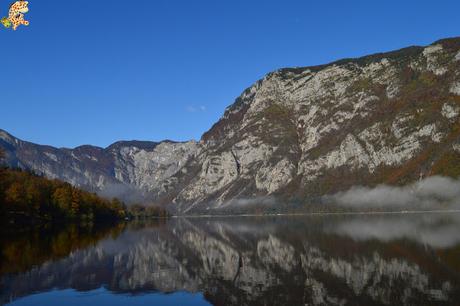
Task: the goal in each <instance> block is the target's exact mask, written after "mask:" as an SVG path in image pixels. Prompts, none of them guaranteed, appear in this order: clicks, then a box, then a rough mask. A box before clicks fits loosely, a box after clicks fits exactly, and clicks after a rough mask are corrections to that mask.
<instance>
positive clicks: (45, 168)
mask: <svg viewBox="0 0 460 306" xmlns="http://www.w3.org/2000/svg"><path fill="white" fill-rule="evenodd" d="M459 115H460V38H451V39H444V40H440V41H437V42H434V43H433V44H431V45H429V46H426V47H408V48H405V49H401V50H397V51H394V52H389V53H381V54H374V55H370V56H365V57H362V58H357V59H344V60H340V61H337V62H334V63H330V64H327V65H321V66H315V67H299V68H285V69H279V70H277V71H274V72H271V73H269V74H267V75H266V76H265V77H264V78H263V79H261V80H259V81H257V82H256V83H255V84H253V85H252V86H251V87H249V88H248V89H246V90H244V92H243V93H242V94H241V95H240V96H239V97H238V98H237V99H236V100H235V102H234V103H233V104H232V105H230V106H229V107H228V108H227V109H226V110H225V112H224V114H223V116H222V117H221V118H220V120H219V121H218V122H216V123H215V124H214V125H213V126H212V127H211V128H210V129H209V130H208V131H207V132H206V133H204V134H203V136H202V137H201V139H200V140H199V141H188V142H173V141H163V142H158V143H157V142H147V141H120V142H116V143H114V144H112V145H110V146H109V147H107V148H99V147H94V146H89V145H85V146H81V147H77V148H74V149H68V148H54V147H51V146H44V145H38V144H33V143H30V142H27V141H23V140H20V139H17V138H15V137H14V136H12V135H10V134H9V133H7V132H6V131H3V130H0V148H2V149H3V150H4V151H5V152H6V159H5V160H6V163H7V165H8V166H10V167H20V168H24V169H29V170H32V171H34V172H36V173H38V174H43V175H45V176H47V177H49V178H57V179H60V180H64V181H67V182H69V183H71V184H73V185H75V186H78V187H82V188H84V189H86V190H89V191H94V192H98V193H100V194H101V195H107V196H118V197H121V198H122V199H124V200H126V201H128V202H140V201H145V202H152V203H158V204H165V205H168V207H169V208H170V209H172V210H174V211H176V212H178V213H184V214H185V213H205V212H206V213H209V212H224V213H225V212H231V211H235V210H238V209H243V208H245V207H252V208H254V209H256V208H259V207H277V211H285V210H288V209H290V208H289V207H292V206H289V205H291V204H289V205H288V204H282V203H294V204H292V205H294V206H295V205H297V206H303V207H305V206H308V205H310V204H309V203H317V202H322V201H321V199H322V198H323V196H324V195H328V194H334V193H337V192H340V191H345V190H348V189H349V188H351V187H353V186H356V185H362V186H370V187H374V186H377V185H379V184H387V185H396V186H401V185H406V184H410V183H413V182H416V181H418V180H420V179H423V178H426V177H430V176H434V175H440V176H447V177H453V178H456V177H457V176H458V175H460V121H459ZM283 205H284V206H283ZM322 205H327V204H322Z"/></svg>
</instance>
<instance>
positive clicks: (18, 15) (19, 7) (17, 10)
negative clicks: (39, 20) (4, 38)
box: [0, 1, 29, 31]
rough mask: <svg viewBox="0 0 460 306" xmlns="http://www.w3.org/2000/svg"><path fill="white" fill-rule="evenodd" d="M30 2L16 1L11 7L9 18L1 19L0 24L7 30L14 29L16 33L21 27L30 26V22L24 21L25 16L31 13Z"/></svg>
mask: <svg viewBox="0 0 460 306" xmlns="http://www.w3.org/2000/svg"><path fill="white" fill-rule="evenodd" d="M28 5H29V2H28V1H16V2H14V3H13V4H11V6H10V10H9V12H8V17H3V18H2V19H0V23H1V24H2V25H3V26H4V27H5V28H11V27H12V28H13V30H14V31H16V29H17V28H18V27H19V26H20V25H25V26H28V25H29V22H28V21H27V20H25V19H24V14H25V13H27V12H28V11H29V7H28Z"/></svg>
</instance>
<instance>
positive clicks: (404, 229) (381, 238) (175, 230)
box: [0, 213, 460, 306]
mask: <svg viewBox="0 0 460 306" xmlns="http://www.w3.org/2000/svg"><path fill="white" fill-rule="evenodd" d="M0 241H1V242H0V243H1V247H2V249H1V263H0V303H1V304H4V305H12V306H19V305H21V306H22V305H33V306H40V305H66V306H71V305H460V214H458V213H414V214H349V215H347V214H345V215H310V216H277V217H268V216H265V217H226V218H171V219H169V220H159V221H156V222H151V223H148V224H146V223H135V222H133V223H128V224H118V225H116V226H105V227H99V228H95V227H94V226H89V225H87V226H76V225H69V226H66V227H62V226H61V227H57V226H56V227H52V226H49V227H42V228H39V229H33V230H29V231H21V232H6V233H2V235H1V239H0Z"/></svg>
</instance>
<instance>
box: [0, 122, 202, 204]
mask: <svg viewBox="0 0 460 306" xmlns="http://www.w3.org/2000/svg"><path fill="white" fill-rule="evenodd" d="M0 147H2V148H3V149H4V150H5V152H6V162H7V164H8V165H9V166H10V167H19V168H25V169H30V170H33V171H34V172H36V173H38V174H43V175H45V176H47V177H50V178H58V179H61V180H65V181H67V182H69V183H71V184H73V185H75V186H79V187H82V188H84V189H86V190H90V191H94V192H99V193H101V194H102V195H110V196H119V197H122V198H124V199H125V200H134V201H140V200H142V199H140V198H141V197H143V198H149V199H153V198H155V197H157V196H156V194H162V193H164V192H165V190H164V187H163V184H164V181H165V180H166V179H168V178H169V177H170V176H171V175H172V174H175V173H176V172H177V171H178V170H179V169H180V168H181V167H182V166H183V165H184V164H185V161H186V160H188V159H189V158H190V155H191V154H194V152H195V151H196V150H197V143H196V142H194V141H190V142H183V143H179V142H172V141H163V142H158V143H157V142H148V141H119V142H116V143H114V144H112V145H110V146H108V147H107V148H99V147H95V146H89V145H85V146H80V147H77V148H75V149H67V148H60V149H58V148H54V147H50V146H43V145H37V144H33V143H30V142H27V141H22V140H20V139H17V138H15V137H13V136H12V135H10V134H8V133H7V132H5V131H2V130H0Z"/></svg>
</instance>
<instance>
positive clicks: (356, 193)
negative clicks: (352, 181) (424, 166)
mask: <svg viewBox="0 0 460 306" xmlns="http://www.w3.org/2000/svg"><path fill="white" fill-rule="evenodd" d="M324 199H325V200H326V201H327V202H333V203H335V204H337V205H340V206H344V207H348V208H391V209H405V208H408V209H459V208H460V181H459V180H455V179H452V178H448V177H442V176H432V177H428V178H426V179H423V180H420V181H418V182H416V183H413V184H410V185H407V186H403V187H396V186H388V185H379V186H377V187H375V188H369V187H363V186H358V187H353V188H351V189H350V190H348V191H344V192H339V193H337V194H335V195H329V196H325V197H324Z"/></svg>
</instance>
